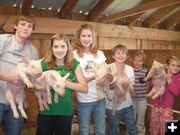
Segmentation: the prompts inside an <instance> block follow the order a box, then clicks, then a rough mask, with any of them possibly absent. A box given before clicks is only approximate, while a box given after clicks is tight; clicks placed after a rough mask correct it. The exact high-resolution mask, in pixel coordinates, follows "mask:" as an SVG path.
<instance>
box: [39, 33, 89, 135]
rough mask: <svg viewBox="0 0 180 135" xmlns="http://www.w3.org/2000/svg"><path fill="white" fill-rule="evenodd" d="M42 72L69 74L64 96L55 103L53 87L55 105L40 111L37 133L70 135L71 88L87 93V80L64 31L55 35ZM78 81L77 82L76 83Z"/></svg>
mask: <svg viewBox="0 0 180 135" xmlns="http://www.w3.org/2000/svg"><path fill="white" fill-rule="evenodd" d="M41 65H42V69H43V71H47V70H56V71H58V72H59V74H60V75H61V76H64V75H66V74H67V73H70V75H69V77H68V79H67V80H66V82H65V86H66V88H65V95H64V96H59V97H58V103H54V100H53V99H54V94H55V92H54V90H51V98H52V99H51V100H52V104H49V106H48V107H49V109H48V110H47V109H46V110H44V111H42V112H40V113H39V114H38V119H37V131H36V135H70V133H71V126H72V118H73V97H72V90H74V91H78V92H83V93H86V92H87V91H88V87H87V83H86V80H85V78H84V76H83V74H82V71H81V68H80V66H79V62H78V61H77V60H76V59H74V58H73V54H72V46H71V44H70V42H69V40H68V39H67V37H65V36H64V35H63V34H55V35H54V36H53V37H52V39H51V44H50V47H49V49H48V52H47V54H46V56H45V58H44V60H42V62H41ZM75 80H76V82H75Z"/></svg>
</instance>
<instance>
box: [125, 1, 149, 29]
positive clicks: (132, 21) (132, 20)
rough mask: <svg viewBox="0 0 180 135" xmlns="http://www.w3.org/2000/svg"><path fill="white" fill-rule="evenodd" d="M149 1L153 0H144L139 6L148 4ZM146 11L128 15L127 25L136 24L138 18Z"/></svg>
mask: <svg viewBox="0 0 180 135" xmlns="http://www.w3.org/2000/svg"><path fill="white" fill-rule="evenodd" d="M148 2H151V0H143V1H142V2H141V3H140V4H139V5H138V6H140V5H143V4H146V3H148ZM143 14H144V13H139V14H137V15H134V16H129V17H128V22H127V25H129V26H136V24H137V21H138V19H139V18H140V17H141V16H142V15H143Z"/></svg>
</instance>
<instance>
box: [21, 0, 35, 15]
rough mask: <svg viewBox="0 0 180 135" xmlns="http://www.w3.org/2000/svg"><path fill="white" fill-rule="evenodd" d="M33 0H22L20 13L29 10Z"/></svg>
mask: <svg viewBox="0 0 180 135" xmlns="http://www.w3.org/2000/svg"><path fill="white" fill-rule="evenodd" d="M32 3H33V0H23V3H22V7H21V13H26V12H29V11H30V9H31V6H32Z"/></svg>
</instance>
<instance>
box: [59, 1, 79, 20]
mask: <svg viewBox="0 0 180 135" xmlns="http://www.w3.org/2000/svg"><path fill="white" fill-rule="evenodd" d="M77 2H78V0H66V1H65V3H64V4H63V6H62V8H61V10H60V11H59V12H58V13H57V14H58V17H59V18H65V17H66V16H67V15H69V14H70V13H71V11H72V10H73V8H74V6H75V5H76V4H77Z"/></svg>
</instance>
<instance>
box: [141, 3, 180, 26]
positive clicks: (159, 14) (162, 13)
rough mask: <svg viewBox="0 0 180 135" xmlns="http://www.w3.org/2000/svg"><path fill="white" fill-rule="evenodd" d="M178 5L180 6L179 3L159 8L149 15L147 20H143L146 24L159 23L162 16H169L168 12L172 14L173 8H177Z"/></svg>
mask: <svg viewBox="0 0 180 135" xmlns="http://www.w3.org/2000/svg"><path fill="white" fill-rule="evenodd" d="M177 7H179V5H172V6H169V7H164V8H161V9H158V10H157V11H156V12H155V13H153V14H152V15H151V16H149V17H148V18H147V19H146V20H144V21H143V24H144V26H147V27H152V26H154V25H155V24H157V23H159V21H160V20H161V19H162V18H164V17H165V16H168V14H170V13H171V12H172V11H173V10H176V8H177Z"/></svg>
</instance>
